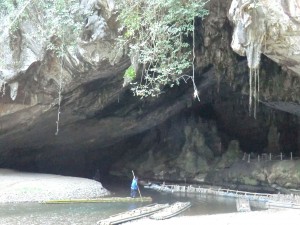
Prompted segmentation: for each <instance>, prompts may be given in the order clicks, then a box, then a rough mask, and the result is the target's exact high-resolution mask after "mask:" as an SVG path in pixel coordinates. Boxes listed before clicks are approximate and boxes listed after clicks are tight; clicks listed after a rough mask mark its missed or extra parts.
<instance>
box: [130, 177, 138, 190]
mask: <svg viewBox="0 0 300 225" xmlns="http://www.w3.org/2000/svg"><path fill="white" fill-rule="evenodd" d="M131 189H133V190H137V189H138V184H137V180H136V178H133V180H132V183H131Z"/></svg>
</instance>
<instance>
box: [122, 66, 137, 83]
mask: <svg viewBox="0 0 300 225" xmlns="http://www.w3.org/2000/svg"><path fill="white" fill-rule="evenodd" d="M135 77H136V73H135V70H134V68H133V67H132V66H130V67H128V69H127V70H126V71H125V74H124V79H127V80H130V81H132V80H134V79H135Z"/></svg>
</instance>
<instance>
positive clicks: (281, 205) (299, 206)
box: [266, 201, 300, 209]
mask: <svg viewBox="0 0 300 225" xmlns="http://www.w3.org/2000/svg"><path fill="white" fill-rule="evenodd" d="M266 205H267V206H268V207H269V208H272V209H283V208H288V209H300V204H295V203H293V202H277V201H268V202H267V203H266Z"/></svg>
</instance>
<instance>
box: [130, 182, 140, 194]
mask: <svg viewBox="0 0 300 225" xmlns="http://www.w3.org/2000/svg"><path fill="white" fill-rule="evenodd" d="M138 188H139V187H138V177H133V179H132V182H131V193H130V197H131V198H135V197H136V193H137V191H138Z"/></svg>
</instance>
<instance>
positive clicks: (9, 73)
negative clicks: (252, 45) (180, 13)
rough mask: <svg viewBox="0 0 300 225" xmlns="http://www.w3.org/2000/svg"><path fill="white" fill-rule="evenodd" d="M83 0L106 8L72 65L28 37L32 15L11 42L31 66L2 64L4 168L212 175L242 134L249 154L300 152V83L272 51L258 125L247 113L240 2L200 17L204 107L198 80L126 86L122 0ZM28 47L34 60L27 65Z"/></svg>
mask: <svg viewBox="0 0 300 225" xmlns="http://www.w3.org/2000/svg"><path fill="white" fill-rule="evenodd" d="M234 2H237V4H236V9H235V10H232V9H231V11H235V12H237V11H236V10H240V9H239V8H238V7H241V5H242V3H244V2H242V1H234ZM234 2H233V3H232V5H234ZM81 4H82V7H83V10H84V9H86V10H88V9H90V8H91V9H92V10H94V11H95V12H97V13H96V14H92V15H91V17H89V18H87V23H86V24H85V25H84V26H83V34H82V37H81V40H80V41H79V42H78V46H77V50H76V51H75V52H68V54H67V55H66V56H65V58H64V66H63V67H61V64H60V61H59V60H58V59H57V58H56V57H55V55H53V54H51V52H45V51H43V48H41V47H39V45H37V43H36V44H31V45H29V44H28V43H27V39H26V38H22V37H23V36H24V35H25V34H26V32H27V33H28V32H29V31H30V32H33V30H34V29H33V28H34V27H35V26H37V25H36V24H34V23H33V22H32V21H28V22H27V23H26V24H27V25H26V26H25V25H24V26H23V27H22V29H23V30H21V31H22V32H19V34H18V35H19V36H18V37H19V38H18V39H14V48H13V49H10V48H9V47H7V45H8V43H7V42H3V45H2V46H6V47H3V48H4V50H5V54H4V55H5V56H6V57H7V60H8V61H10V60H12V59H13V58H14V59H16V58H15V57H16V55H19V56H20V57H17V58H18V60H19V61H20V62H22V63H24V65H23V64H22V65H23V66H22V67H21V68H22V69H18V70H13V69H11V68H9V66H7V68H0V75H1V76H0V81H2V83H0V86H1V84H4V83H6V85H5V87H6V89H5V90H4V89H1V90H2V92H3V93H4V95H3V97H2V98H1V99H0V167H10V168H16V169H20V170H29V171H38V172H48V173H58V174H66V175H77V176H85V177H92V176H93V175H94V172H95V171H96V169H97V168H100V171H101V175H102V174H108V173H109V172H110V173H111V174H116V175H119V176H128V175H129V176H130V174H131V170H132V169H138V171H140V173H142V174H143V175H145V176H146V175H147V177H148V178H156V179H170V180H184V179H186V178H188V179H190V180H194V181H201V180H204V179H205V176H206V174H207V173H208V172H209V171H210V170H212V169H214V166H215V163H216V162H217V161H218V160H219V159H220V158H221V157H222V154H223V153H225V152H227V150H228V149H231V147H229V146H231V145H232V144H231V143H232V141H234V140H235V141H234V142H233V143H236V145H239V147H238V148H239V149H240V151H241V154H242V152H251V151H254V152H258V153H262V152H266V151H268V149H270V148H272V147H271V146H276V152H278V151H279V150H281V151H283V152H286V153H289V152H290V151H292V152H294V153H295V154H299V155H300V125H299V119H298V117H299V115H300V110H299V102H300V99H299V98H300V93H299V92H300V87H299V85H300V82H299V77H298V76H297V74H295V73H294V72H291V71H290V70H289V69H288V67H280V66H278V65H277V64H275V63H274V62H272V61H271V60H269V59H268V58H266V57H263V56H262V57H261V62H260V70H261V71H260V74H261V77H260V81H261V84H260V85H261V89H260V101H261V102H262V103H263V104H261V105H260V107H259V109H258V112H257V114H258V115H257V119H256V120H255V119H254V118H252V117H249V115H248V114H249V113H248V100H247V97H246V96H247V95H248V68H247V61H246V58H244V57H239V56H238V55H236V54H235V53H234V52H233V51H232V48H231V46H230V43H231V40H232V29H235V27H232V26H231V24H230V22H229V20H228V19H227V14H228V12H229V9H230V4H231V1H229V0H228V1H219V0H211V1H210V2H209V4H208V5H207V7H208V8H209V10H210V15H209V16H208V17H207V18H205V19H204V20H203V21H197V22H196V32H197V40H196V46H197V47H196V49H195V52H196V85H197V87H198V90H199V91H200V98H201V101H200V102H197V101H195V100H194V99H193V98H192V93H193V88H192V85H191V84H189V83H187V84H185V83H183V84H182V85H181V86H179V87H174V88H172V89H170V88H168V87H166V88H165V93H164V94H162V95H161V96H160V97H159V98H149V99H138V98H136V97H134V96H133V95H132V93H131V92H130V90H129V87H125V88H124V87H123V86H122V84H123V77H122V76H123V73H124V71H125V69H126V68H127V67H128V66H129V65H130V61H129V59H128V58H127V57H126V56H125V55H123V51H120V49H116V47H115V38H116V37H117V35H118V32H117V28H118V24H117V23H116V21H115V19H116V18H115V15H114V14H113V13H112V12H113V10H114V4H113V1H105V0H103V1H100V0H99V1H95V0H93V1H92V0H90V1H89V0H88V1H81ZM232 7H233V6H231V8H232ZM260 7H262V8H261V11H260V13H262V15H266V10H265V9H264V8H263V7H264V6H263V5H262V6H260ZM282 7H283V6H282ZM283 8H284V7H283ZM251 9H252V8H251ZM284 10H286V7H285V9H284ZM244 11H245V12H246V11H247V13H249V11H248V10H246V8H244V9H243V10H242V12H244ZM96 15H99V16H96ZM239 15H240V14H239ZM268 18H269V17H268ZM28 24H31V25H30V26H31V27H33V28H32V29H30V30H29V29H28V26H29V25H28ZM239 26H240V25H239ZM248 32H250V31H249V30H246V32H245V33H244V34H243V35H244V36H243V37H245V38H246V37H247V33H248ZM28 34H29V33H28ZM234 35H236V34H234ZM234 40H235V39H234ZM238 40H241V39H240V38H239V39H238ZM245 41H246V42H247V40H246V39H245V40H244V42H243V43H246V42H245ZM42 44H43V43H40V45H42ZM36 45H37V46H36ZM240 46H242V45H241V44H240ZM272 46H273V45H272ZM272 46H271V44H270V45H268V48H267V49H270V48H272ZM34 49H35V50H34ZM38 49H39V50H38ZM234 50H236V49H234ZM26 51H27V53H28V52H31V57H29V58H28V59H27V61H26V63H25V61H23V60H22V57H23V56H22V54H25V52H26ZM27 53H26V54H27ZM262 53H265V52H262ZM268 56H269V55H268ZM285 59H286V62H287V63H288V62H292V61H290V60H289V58H285ZM295 60H296V61H297V62H298V60H297V59H295ZM8 64H9V63H8ZM8 64H7V65H8ZM286 65H287V64H286ZM60 77H61V78H62V81H63V91H62V100H61V104H60V114H59V123H58V125H59V126H58V127H57V123H56V122H57V121H58V86H59V83H60ZM16 83H17V85H16ZM1 87H3V86H1ZM16 90H17V91H16ZM273 109H275V111H273ZM286 112H288V113H286ZM57 131H58V134H57V135H55V133H57ZM274 152H275V151H274ZM229 155H230V154H229ZM237 155H238V154H237ZM229 161H230V160H229ZM226 162H227V161H226ZM101 175H100V176H101Z"/></svg>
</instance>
